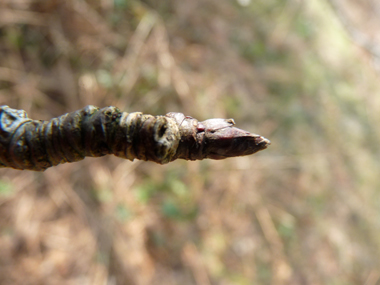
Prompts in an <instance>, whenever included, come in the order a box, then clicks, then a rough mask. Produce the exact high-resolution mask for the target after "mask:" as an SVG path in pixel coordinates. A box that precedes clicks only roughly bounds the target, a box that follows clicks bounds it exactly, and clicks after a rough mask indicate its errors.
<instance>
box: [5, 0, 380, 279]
mask: <svg viewBox="0 0 380 285" xmlns="http://www.w3.org/2000/svg"><path fill="white" fill-rule="evenodd" d="M379 19H380V6H379V4H377V3H376V1H375V0H373V1H364V0H363V1H358V0H352V1H342V0H340V1H338V0H334V1H331V2H328V1H326V0H319V1H318V0H310V1H301V0H289V1H280V0H258V1H249V0H239V1H233V0H191V1H174V0H172V1H166V0H165V1H164V0H160V1H157V0H147V1H138V0H114V1H112V0H71V1H70V0H69V1H58V0H44V1H42V0H0V104H6V105H9V106H11V107H13V108H18V109H24V110H26V111H27V113H28V114H29V116H30V117H31V118H33V119H50V118H52V117H53V116H58V115H62V114H64V113H66V112H69V111H74V110H77V109H80V108H82V107H84V106H85V105H88V104H93V105H97V106H100V107H103V106H107V105H116V106H118V107H119V108H120V109H122V110H125V111H142V112H146V113H150V114H154V115H158V114H165V113H167V112H170V111H179V112H183V113H186V114H187V115H191V116H193V117H196V118H198V119H200V120H204V119H207V118H212V117H222V118H229V117H233V118H234V119H235V121H236V122H237V126H238V127H241V128H243V129H247V130H249V131H252V132H255V133H258V134H260V135H263V136H265V137H267V138H269V139H270V140H271V141H272V145H271V146H270V148H269V149H267V150H265V151H263V152H261V153H259V154H256V155H253V156H250V157H243V158H236V159H229V160H225V161H202V162H186V161H176V162H173V163H170V164H168V165H165V166H160V165H157V164H154V163H146V162H139V161H135V162H130V161H124V160H122V159H118V158H115V157H104V158H99V159H92V158H87V159H85V160H84V161H81V162H78V163H73V164H64V165H60V166H58V167H55V168H51V169H48V170H46V171H45V172H43V173H37V172H28V171H17V170H12V169H2V170H1V171H0V284H205V285H207V284H366V285H375V284H380V258H379V257H380V165H379V164H380V151H379V150H380V127H379V122H380V96H379V91H380V81H379V76H380V73H379V70H380V69H379V62H380V61H379V59H380V56H379V55H380V52H379V50H380V49H379V47H380V38H379V30H380V20H379Z"/></svg>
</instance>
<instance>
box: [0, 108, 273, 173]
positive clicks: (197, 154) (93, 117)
mask: <svg viewBox="0 0 380 285" xmlns="http://www.w3.org/2000/svg"><path fill="white" fill-rule="evenodd" d="M234 124H235V122H234V120H233V119H227V120H226V119H210V120H206V121H203V122H198V120H196V119H194V118H192V117H188V116H185V115H183V114H182V113H168V114H166V115H165V116H151V115H145V114H142V113H140V112H136V113H126V112H121V111H120V110H119V109H118V108H116V107H106V108H102V109H99V108H97V107H94V106H91V105H90V106H87V107H85V108H83V109H81V110H78V111H75V112H72V113H68V114H65V115H63V116H60V117H58V118H54V119H52V120H50V121H41V120H32V119H29V118H28V116H27V114H26V112H25V111H23V110H15V109H11V108H9V107H8V106H1V107H0V167H11V168H15V169H28V170H36V171H41V170H45V169H47V168H49V167H51V166H55V165H58V164H60V163H65V162H74V161H79V160H82V159H84V158H85V157H86V156H93V157H99V156H103V155H106V154H114V155H115V156H118V157H122V158H126V159H130V160H134V159H135V158H137V159H141V160H145V161H154V162H157V163H160V164H164V163H168V162H170V161H173V160H175V159H177V158H181V159H186V160H201V159H205V158H211V159H224V158H228V157H234V156H243V155H249V154H253V153H255V152H258V151H260V150H263V149H265V148H267V147H268V145H269V144H270V141H269V140H267V139H265V138H264V137H262V136H259V135H255V134H251V133H249V132H247V131H244V130H241V129H238V128H235V127H233V125H234Z"/></svg>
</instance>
